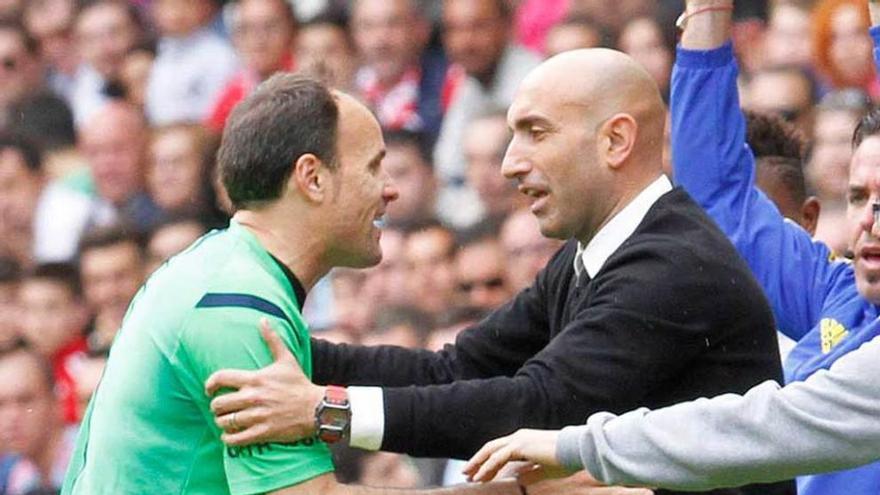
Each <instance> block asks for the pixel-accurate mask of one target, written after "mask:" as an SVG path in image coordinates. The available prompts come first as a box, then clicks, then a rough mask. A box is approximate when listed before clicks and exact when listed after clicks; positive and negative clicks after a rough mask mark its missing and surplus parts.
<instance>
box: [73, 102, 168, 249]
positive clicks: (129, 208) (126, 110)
mask: <svg viewBox="0 0 880 495" xmlns="http://www.w3.org/2000/svg"><path fill="white" fill-rule="evenodd" d="M147 138H148V136H147V127H146V123H145V122H144V119H143V116H142V114H141V113H140V112H139V111H138V110H137V109H136V108H134V107H132V106H130V105H129V104H127V103H123V102H110V103H107V105H106V106H105V107H103V108H102V109H100V110H99V111H98V112H96V113H95V114H94V115H93V116H92V117H91V118H90V119H89V120H88V121H87V122H85V123H84V124H83V126H82V128H81V129H80V134H79V148H80V150H81V151H82V154H83V156H84V157H85V158H86V160H87V161H88V163H89V169H90V171H91V177H92V179H93V180H94V184H95V190H96V193H97V199H98V205H97V206H96V208H95V209H94V211H93V213H92V216H91V218H90V222H91V223H92V224H94V225H106V224H108V223H110V222H112V221H120V222H125V223H130V224H132V225H133V226H134V227H135V228H137V229H139V230H140V231H142V232H145V231H147V230H149V229H150V228H151V227H152V226H153V225H155V224H156V222H158V221H159V219H160V215H161V210H160V209H159V207H158V206H156V204H155V203H154V202H153V200H152V199H151V198H150V196H149V195H148V194H147V192H146V184H145V177H144V175H145V173H146V171H145V167H146V161H147Z"/></svg>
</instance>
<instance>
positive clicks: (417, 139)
mask: <svg viewBox="0 0 880 495" xmlns="http://www.w3.org/2000/svg"><path fill="white" fill-rule="evenodd" d="M384 137H385V146H386V147H387V148H390V147H392V146H404V147H405V146H410V147H412V148H413V149H415V150H416V151H417V152H418V154H419V157H420V158H421V159H422V161H423V162H424V163H425V165H428V166H429V167H432V168H433V158H432V156H431V139H430V137H429V136H428V135H427V134H425V133H424V132H415V131H408V130H405V129H396V130H386V131H385V132H384Z"/></svg>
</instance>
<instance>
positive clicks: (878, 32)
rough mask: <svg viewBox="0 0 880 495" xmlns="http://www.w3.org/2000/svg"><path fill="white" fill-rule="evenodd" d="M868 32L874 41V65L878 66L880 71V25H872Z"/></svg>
mask: <svg viewBox="0 0 880 495" xmlns="http://www.w3.org/2000/svg"><path fill="white" fill-rule="evenodd" d="M868 33H870V35H871V40H872V41H873V42H874V66H875V67H877V72H880V26H871V29H870V30H868Z"/></svg>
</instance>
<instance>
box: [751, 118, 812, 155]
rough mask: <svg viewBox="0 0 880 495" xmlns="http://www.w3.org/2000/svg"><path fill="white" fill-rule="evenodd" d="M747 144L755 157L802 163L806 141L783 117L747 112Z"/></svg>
mask: <svg viewBox="0 0 880 495" xmlns="http://www.w3.org/2000/svg"><path fill="white" fill-rule="evenodd" d="M745 115H746V134H747V135H746V142H747V143H749V147H751V148H752V152H753V153H754V154H755V157H757V158H762V157H768V156H774V157H782V158H792V159H794V160H796V161H798V162H801V161H802V160H803V158H804V151H805V149H806V141H805V140H804V138H803V136H802V135H801V133H800V132H799V131H798V130H797V128H795V127H794V126H793V125H792V124H790V123H788V122H786V121H785V120H784V119H783V118H782V117H779V116H777V115H773V114H768V113H764V112H753V111H746V112H745Z"/></svg>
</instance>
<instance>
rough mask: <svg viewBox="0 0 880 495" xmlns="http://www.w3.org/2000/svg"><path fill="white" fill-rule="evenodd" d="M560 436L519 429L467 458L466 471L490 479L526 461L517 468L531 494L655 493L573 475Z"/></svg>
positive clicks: (478, 478)
mask: <svg viewBox="0 0 880 495" xmlns="http://www.w3.org/2000/svg"><path fill="white" fill-rule="evenodd" d="M558 437H559V431H557V430H528V429H522V430H519V431H517V432H515V433H513V434H511V435H508V436H506V437H501V438H498V439H495V440H492V441H491V442H489V443H487V444H486V445H484V446H483V448H482V449H480V450H479V452H477V453H476V454H474V456H473V457H471V459H470V460H469V461H468V462H467V464H466V465H465V467H464V469H463V472H464V474H466V475H467V476H468V479H469V480H471V481H478V482H486V481H491V480H492V479H494V478H495V477H496V476H498V474H499V471H502V469H503V468H504V467H505V466H506V465H509V464H512V463H517V462H519V463H522V461H525V463H522V466H521V467H519V468H514V470H515V471H516V474H517V478H518V479H519V481H520V483H521V484H523V485H526V486H528V493H529V494H530V495H539V494H543V493H581V492H583V493H585V494H590V495H650V494H652V493H653V492H652V491H651V490H648V489H646V488H623V487H604V486H603V484H602V483H600V482H599V481H597V480H596V479H595V478H593V477H592V476H590V474H589V473H587V472H586V471H581V472H578V473H577V474H575V475H573V476H570V475H571V473H569V472H567V471H566V470H565V468H563V467H562V465H561V464H559V461H558V460H557V459H556V441H557V438H558ZM502 476H504V474H502ZM564 476H567V477H564ZM561 477H564V478H561ZM558 478H561V479H558Z"/></svg>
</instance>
